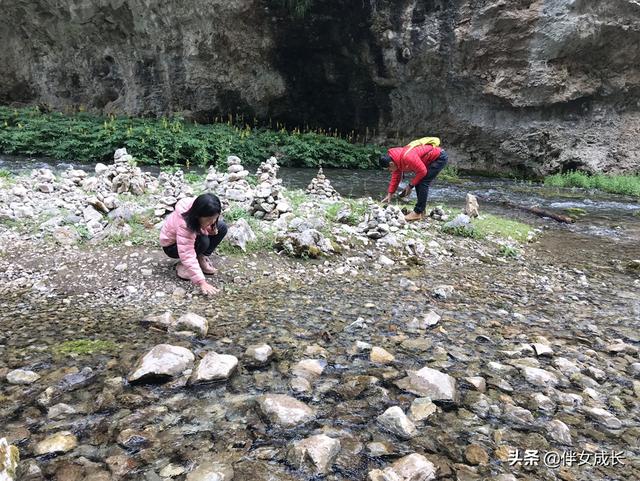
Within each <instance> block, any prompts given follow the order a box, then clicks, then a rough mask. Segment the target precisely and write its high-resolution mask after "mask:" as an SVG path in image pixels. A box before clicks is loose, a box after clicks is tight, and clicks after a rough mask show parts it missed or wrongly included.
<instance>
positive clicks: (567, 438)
mask: <svg viewBox="0 0 640 481" xmlns="http://www.w3.org/2000/svg"><path fill="white" fill-rule="evenodd" d="M546 429H547V434H548V435H549V437H550V438H551V439H552V440H554V441H556V442H558V443H560V444H564V445H566V446H572V445H573V441H572V440H571V431H570V430H569V426H567V425H566V424H565V423H563V422H562V421H559V420H558V419H554V420H553V421H550V422H548V423H547V424H546Z"/></svg>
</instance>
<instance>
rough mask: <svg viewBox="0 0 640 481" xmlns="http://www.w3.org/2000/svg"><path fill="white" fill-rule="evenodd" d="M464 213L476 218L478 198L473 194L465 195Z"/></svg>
mask: <svg viewBox="0 0 640 481" xmlns="http://www.w3.org/2000/svg"><path fill="white" fill-rule="evenodd" d="M464 213H465V214H466V215H468V216H469V217H478V215H479V206H478V198H477V197H476V196H475V195H473V194H467V196H466V198H465V202H464Z"/></svg>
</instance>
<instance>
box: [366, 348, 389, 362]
mask: <svg viewBox="0 0 640 481" xmlns="http://www.w3.org/2000/svg"><path fill="white" fill-rule="evenodd" d="M369 360H370V361H371V362H375V363H377V364H389V363H392V362H393V361H394V360H395V356H394V355H393V354H391V353H390V352H388V351H386V350H385V349H382V348H381V347H377V346H374V347H372V348H371V352H370V353H369Z"/></svg>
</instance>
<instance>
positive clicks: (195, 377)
mask: <svg viewBox="0 0 640 481" xmlns="http://www.w3.org/2000/svg"><path fill="white" fill-rule="evenodd" d="M236 367H238V358H237V357H235V356H231V355H228V354H217V353H215V352H208V353H207V354H206V355H205V356H204V357H203V358H202V359H201V360H200V362H199V363H198V365H197V366H196V368H195V370H194V371H193V374H192V375H191V378H190V379H189V382H190V383H191V384H196V383H199V382H207V381H222V380H226V379H229V376H231V374H232V373H233V371H235V369H236Z"/></svg>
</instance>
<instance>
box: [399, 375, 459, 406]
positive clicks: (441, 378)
mask: <svg viewBox="0 0 640 481" xmlns="http://www.w3.org/2000/svg"><path fill="white" fill-rule="evenodd" d="M407 374H408V376H407V377H405V378H402V379H400V380H399V381H396V383H395V384H396V386H398V387H399V388H400V389H404V390H405V391H409V392H411V393H413V394H417V395H418V396H423V397H428V398H430V399H431V400H432V401H451V402H457V401H458V393H457V390H456V380H455V378H453V377H451V376H449V375H448V374H445V373H443V372H440V371H437V370H436V369H431V368H429V367H423V368H422V369H420V370H419V371H407Z"/></svg>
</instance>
